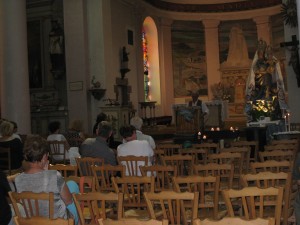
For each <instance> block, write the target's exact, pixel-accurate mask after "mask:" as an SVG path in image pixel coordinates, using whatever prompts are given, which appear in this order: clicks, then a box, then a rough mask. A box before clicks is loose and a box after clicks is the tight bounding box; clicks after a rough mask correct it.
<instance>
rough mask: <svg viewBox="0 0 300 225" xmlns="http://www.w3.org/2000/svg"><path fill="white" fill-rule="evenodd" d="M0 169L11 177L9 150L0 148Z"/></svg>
mask: <svg viewBox="0 0 300 225" xmlns="http://www.w3.org/2000/svg"><path fill="white" fill-rule="evenodd" d="M0 169H1V170H3V171H4V172H6V173H7V174H8V175H11V155H10V148H3V147H0Z"/></svg>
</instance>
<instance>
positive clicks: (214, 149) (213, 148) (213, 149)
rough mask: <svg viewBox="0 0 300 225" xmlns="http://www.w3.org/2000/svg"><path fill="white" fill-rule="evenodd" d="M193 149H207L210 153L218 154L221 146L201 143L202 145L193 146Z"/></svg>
mask: <svg viewBox="0 0 300 225" xmlns="http://www.w3.org/2000/svg"><path fill="white" fill-rule="evenodd" d="M192 148H197V149H207V150H208V153H210V154H211V153H218V151H219V145H218V144H217V143H200V144H193V145H192Z"/></svg>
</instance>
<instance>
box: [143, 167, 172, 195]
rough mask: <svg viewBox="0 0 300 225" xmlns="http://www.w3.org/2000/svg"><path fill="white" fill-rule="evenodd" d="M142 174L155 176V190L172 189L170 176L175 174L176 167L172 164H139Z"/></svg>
mask: <svg viewBox="0 0 300 225" xmlns="http://www.w3.org/2000/svg"><path fill="white" fill-rule="evenodd" d="M140 170H141V172H142V175H143V176H147V175H150V176H153V177H155V188H154V189H155V191H156V192H158V191H166V190H173V183H172V177H174V176H177V167H174V166H162V165H154V166H140Z"/></svg>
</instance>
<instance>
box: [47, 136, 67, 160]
mask: <svg viewBox="0 0 300 225" xmlns="http://www.w3.org/2000/svg"><path fill="white" fill-rule="evenodd" d="M47 143H48V145H49V159H50V162H51V163H52V164H55V163H63V164H66V152H67V145H68V144H67V142H66V141H47Z"/></svg>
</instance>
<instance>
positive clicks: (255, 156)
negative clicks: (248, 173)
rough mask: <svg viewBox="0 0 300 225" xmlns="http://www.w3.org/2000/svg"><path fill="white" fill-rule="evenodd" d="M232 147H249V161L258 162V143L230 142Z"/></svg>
mask: <svg viewBox="0 0 300 225" xmlns="http://www.w3.org/2000/svg"><path fill="white" fill-rule="evenodd" d="M231 146H232V147H250V148H251V154H250V161H253V162H256V161H257V160H258V149H259V145H258V141H234V142H231Z"/></svg>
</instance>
